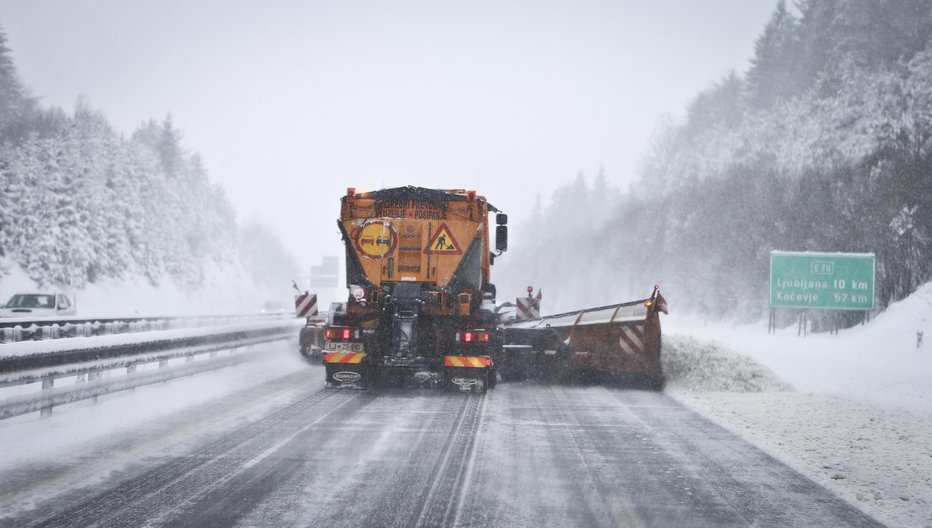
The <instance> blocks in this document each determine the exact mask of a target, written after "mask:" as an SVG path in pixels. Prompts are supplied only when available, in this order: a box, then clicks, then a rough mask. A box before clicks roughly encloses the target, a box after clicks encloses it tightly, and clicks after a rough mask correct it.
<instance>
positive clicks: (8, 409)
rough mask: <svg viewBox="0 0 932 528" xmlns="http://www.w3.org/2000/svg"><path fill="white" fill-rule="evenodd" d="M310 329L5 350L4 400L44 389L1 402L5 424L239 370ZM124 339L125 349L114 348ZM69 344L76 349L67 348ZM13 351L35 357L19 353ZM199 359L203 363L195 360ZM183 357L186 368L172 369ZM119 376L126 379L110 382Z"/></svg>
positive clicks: (107, 339)
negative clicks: (256, 353)
mask: <svg viewBox="0 0 932 528" xmlns="http://www.w3.org/2000/svg"><path fill="white" fill-rule="evenodd" d="M303 322H304V321H303V320H300V319H286V320H282V321H278V322H275V321H269V322H265V323H254V324H253V325H250V326H251V327H230V326H226V327H213V328H201V329H187V330H172V331H164V332H153V333H151V334H149V335H147V336H146V337H145V338H142V336H140V337H141V339H139V340H133V339H131V336H102V337H91V338H87V339H75V340H73V341H70V340H69V341H67V342H61V341H58V342H49V343H42V342H39V343H22V344H20V345H4V346H0V394H3V392H6V391H10V390H11V389H12V388H13V387H16V386H23V385H28V384H32V383H41V390H37V391H33V392H32V393H30V394H20V395H14V396H11V397H7V398H3V399H0V419H3V418H10V417H12V416H18V415H21V414H26V413H29V412H35V411H39V412H40V413H41V414H42V415H43V416H44V415H47V414H49V413H51V412H52V408H53V407H54V406H56V405H62V404H65V403H70V402H74V401H78V400H83V399H88V398H96V397H97V396H101V395H103V394H108V393H111V392H116V391H122V390H127V389H132V388H135V387H141V386H143V385H148V384H152V383H158V382H162V381H167V380H170V379H174V378H178V377H182V376H189V375H192V374H196V373H199V372H204V371H207V370H214V369H218V368H222V367H225V366H228V365H232V364H235V363H237V362H239V361H242V360H243V359H244V357H245V355H244V354H243V353H242V352H241V351H239V349H241V348H243V347H249V346H252V345H258V344H261V343H268V342H271V341H277V340H282V339H293V338H295V337H296V336H297V332H296V330H297V329H298V328H300V326H301V325H302V324H303ZM117 337H120V338H121V340H124V341H125V342H113V341H115V340H116V339H115V338H117ZM127 338H129V339H127ZM66 343H68V344H70V343H74V346H73V347H72V346H63V345H66ZM7 346H9V347H10V348H9V349H8V348H7ZM14 347H15V348H20V349H23V348H32V349H34V350H26V351H25V352H23V350H19V351H18V352H20V353H17V354H12V352H13V350H12V349H13V348H14ZM43 347H44V348H46V349H49V350H43ZM221 351H230V353H227V354H221V353H220V352H221ZM5 353H6V354H7V355H5ZM198 356H201V358H199V359H197V360H195V359H196V358H197V357H198ZM177 358H185V361H184V362H183V363H181V364H179V365H170V361H171V360H173V359H177ZM150 364H158V368H157V369H148V368H145V366H147V365H150ZM140 367H143V368H140ZM123 369H125V370H123ZM115 371H119V374H120V375H119V376H110V375H109V374H111V373H113V372H115ZM62 378H75V381H74V383H73V384H71V385H70V386H67V387H55V382H56V380H60V379H62Z"/></svg>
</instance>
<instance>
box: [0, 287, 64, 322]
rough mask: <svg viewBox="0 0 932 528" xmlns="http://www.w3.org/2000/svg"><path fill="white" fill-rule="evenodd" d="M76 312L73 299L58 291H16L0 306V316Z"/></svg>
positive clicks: (50, 314) (38, 315) (59, 314)
mask: <svg viewBox="0 0 932 528" xmlns="http://www.w3.org/2000/svg"><path fill="white" fill-rule="evenodd" d="M76 313H77V308H76V306H75V303H74V301H72V300H71V299H70V298H69V297H68V296H67V295H66V294H64V293H60V292H26V293H17V294H15V295H13V297H10V300H9V301H7V302H6V304H4V305H3V306H2V307H0V317H57V316H61V315H75V314H76Z"/></svg>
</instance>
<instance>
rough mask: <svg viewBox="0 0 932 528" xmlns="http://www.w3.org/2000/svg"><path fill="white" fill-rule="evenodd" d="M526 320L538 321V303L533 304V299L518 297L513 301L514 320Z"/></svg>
mask: <svg viewBox="0 0 932 528" xmlns="http://www.w3.org/2000/svg"><path fill="white" fill-rule="evenodd" d="M528 319H540V302H535V299H533V298H528V297H518V298H517V299H516V300H515V320H516V321H527V320H528Z"/></svg>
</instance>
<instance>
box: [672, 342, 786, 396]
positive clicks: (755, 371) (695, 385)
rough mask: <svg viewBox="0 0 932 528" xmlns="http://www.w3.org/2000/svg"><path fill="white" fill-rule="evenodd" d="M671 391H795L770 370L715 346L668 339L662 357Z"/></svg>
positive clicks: (706, 343)
mask: <svg viewBox="0 0 932 528" xmlns="http://www.w3.org/2000/svg"><path fill="white" fill-rule="evenodd" d="M660 360H661V363H662V364H663V372H664V374H665V375H666V377H667V388H668V390H669V391H674V392H679V391H687V392H782V391H789V390H792V388H791V387H790V386H789V385H788V384H787V383H785V382H784V381H782V380H781V379H780V378H778V377H777V376H776V375H775V374H774V373H773V372H771V371H770V370H769V369H768V368H766V367H764V366H762V365H760V364H759V363H757V362H756V361H754V360H753V359H751V358H749V357H747V356H742V355H739V354H736V353H735V352H733V351H731V350H729V349H727V348H725V347H722V346H720V345H718V344H717V343H714V342H705V341H699V340H696V339H694V338H692V337H688V336H681V335H675V336H664V338H663V353H662V354H661V357H660Z"/></svg>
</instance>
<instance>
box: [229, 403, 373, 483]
mask: <svg viewBox="0 0 932 528" xmlns="http://www.w3.org/2000/svg"><path fill="white" fill-rule="evenodd" d="M355 399H356V398H349V399H347V400H346V401H344V402H343V403H340V404H339V405H336V406H334V407H333V408H331V409H330V412H329V413H326V414H323V415H321V416H320V417H318V418H317V419H316V420H314V421H312V422H311V423H309V424H307V425H305V426H304V427H302V428H301V429H298V430H297V431H295V432H294V433H292V434H291V435H289V436H287V437H286V438H285V439H283V440H282V441H280V442H278V443H277V444H275V445H273V446H272V447H270V448H268V449H266V450H265V451H263V452H261V453H259V455H257V456H256V457H254V458H253V459H252V460H248V461H246V462H245V463H243V465H242V466H241V468H240V471H238V472H237V474H238V473H242V472H243V471H246V470H247V469H249V468H251V467H253V466H255V465H256V464H258V463H259V462H262V461H263V460H265V459H266V458H268V457H269V456H271V455H273V454H274V453H275V452H276V451H278V450H279V449H281V448H282V447H284V446H285V445H286V444H288V443H289V442H291V441H292V440H294V439H295V438H297V437H298V436H299V435H301V434H302V433H304V432H306V431H307V430H308V429H310V428H312V427H314V426H315V425H317V424H318V423H320V422H322V421H323V420H324V418H328V417H329V416H330V415H331V414H332V413H333V411H336V410H337V409H339V408H340V407H343V406H344V405H346V404H347V403H349V402H351V401H353V400H355ZM227 480H229V479H227Z"/></svg>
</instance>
